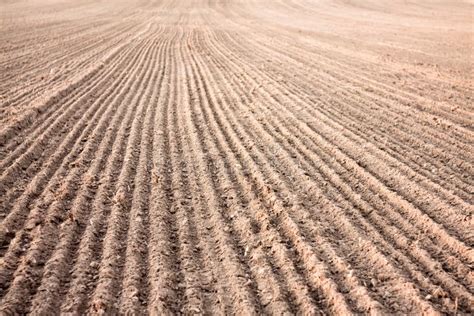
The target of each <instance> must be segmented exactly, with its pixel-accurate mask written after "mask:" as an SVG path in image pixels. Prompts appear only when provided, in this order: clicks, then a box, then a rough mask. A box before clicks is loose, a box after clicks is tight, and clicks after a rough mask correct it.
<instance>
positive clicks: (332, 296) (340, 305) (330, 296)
mask: <svg viewBox="0 0 474 316" xmlns="http://www.w3.org/2000/svg"><path fill="white" fill-rule="evenodd" d="M209 95H210V94H208V97H209ZM220 129H221V130H223V128H222V127H221V128H220ZM224 130H225V129H224ZM262 181H263V183H265V181H264V180H262ZM260 185H261V184H260ZM264 187H266V185H264ZM275 199H278V198H275V197H271V198H270V201H272V202H273V201H275ZM264 200H268V196H266V199H264ZM272 207H275V205H272ZM283 209H285V207H283ZM289 225H290V227H293V228H294V224H289ZM293 234H294V231H293ZM299 242H301V240H300V241H299ZM303 247H304V246H303ZM303 249H305V251H308V249H309V247H307V246H306V248H303ZM310 256H311V259H312V260H317V259H316V258H315V257H314V255H310ZM310 262H311V261H310ZM308 264H310V263H308ZM312 264H314V263H311V264H310V265H309V266H310V267H311V268H309V270H310V271H312V273H316V271H317V270H319V269H321V268H322V267H319V269H317V268H315V267H314V266H313V265H312ZM322 269H323V271H324V270H326V269H325V268H322ZM318 275H319V273H318ZM319 277H320V278H321V277H323V276H322V275H321V276H319ZM323 279H325V278H324V277H323ZM326 282H329V284H330V281H329V280H327V279H326ZM323 284H324V283H323ZM313 286H315V285H314V283H313ZM318 287H319V286H316V288H318ZM330 289H331V287H329V288H324V287H323V289H322V291H323V292H324V291H329V292H325V293H328V296H327V298H328V299H330V300H336V298H337V297H339V296H338V295H337V294H335V293H332V294H329V293H331V290H330ZM335 302H336V303H335V308H339V309H341V308H343V306H344V303H343V300H342V301H340V299H339V301H335Z"/></svg>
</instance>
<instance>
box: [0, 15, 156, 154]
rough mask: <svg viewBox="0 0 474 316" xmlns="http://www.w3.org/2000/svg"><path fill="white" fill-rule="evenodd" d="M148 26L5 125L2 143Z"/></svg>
mask: <svg viewBox="0 0 474 316" xmlns="http://www.w3.org/2000/svg"><path fill="white" fill-rule="evenodd" d="M149 27H150V23H148V28H149ZM148 28H144V29H143V30H141V31H140V32H137V34H135V36H133V37H132V38H130V39H129V40H128V41H125V42H123V43H121V45H119V46H117V47H115V49H113V50H110V51H109V52H108V54H107V55H106V56H104V57H103V59H102V60H101V61H100V62H99V63H96V64H95V65H92V66H91V67H89V68H86V69H85V70H84V71H83V72H81V73H80V74H78V75H77V76H76V77H74V78H72V79H71V80H68V81H66V82H65V83H64V84H63V85H61V86H60V87H57V89H55V90H53V91H51V92H50V93H49V95H45V96H42V97H40V98H39V99H38V100H37V101H35V102H34V103H33V104H31V105H30V109H28V110H27V111H25V113H23V114H22V115H21V116H19V117H17V118H15V119H14V120H13V122H12V123H11V124H9V125H7V126H5V127H4V128H3V129H2V130H0V145H2V146H3V145H4V144H6V143H7V142H8V141H9V140H11V139H12V138H13V137H14V136H15V135H16V133H17V131H18V130H22V129H24V128H26V127H28V126H30V125H31V124H33V121H34V120H36V119H38V117H41V114H44V115H43V117H44V116H45V114H48V113H50V112H49V111H48V108H49V107H50V106H52V105H54V104H55V103H56V102H57V100H60V99H61V98H63V97H66V96H67V95H68V94H69V93H70V92H71V91H74V90H75V89H77V88H78V87H81V86H82V85H83V84H84V83H85V82H87V81H88V80H90V79H91V78H92V77H93V76H95V75H97V74H98V73H100V72H101V70H102V69H103V68H104V66H105V65H106V64H108V63H109V62H110V61H111V60H113V58H114V57H115V56H117V55H118V54H119V53H120V51H121V50H122V49H123V48H125V47H126V46H127V45H129V44H130V43H132V42H133V41H134V40H135V39H137V38H139V37H140V36H141V35H143V34H144V33H145V32H146V31H147V30H148Z"/></svg>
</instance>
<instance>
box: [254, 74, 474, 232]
mask: <svg viewBox="0 0 474 316" xmlns="http://www.w3.org/2000/svg"><path fill="white" fill-rule="evenodd" d="M249 73H250V72H249ZM261 80H262V79H260V78H259V79H258V80H257V82H258V81H261ZM276 92H277V91H276V90H275V91H272V93H273V94H275V93H276ZM283 94H285V93H283ZM289 97H293V95H291V96H289ZM295 100H296V101H297V102H298V101H299V99H295ZM307 108H309V111H311V112H310V113H311V116H310V117H314V116H315V115H318V114H319V113H318V112H317V111H313V110H312V109H311V108H310V106H309V105H308V106H307ZM295 110H297V109H295ZM296 113H297V114H298V116H296V117H297V118H298V120H300V119H299V117H301V115H302V113H301V111H298V112H296ZM326 122H328V123H326ZM304 123H305V124H315V123H319V122H318V121H316V120H306V121H305V122H304ZM324 123H326V124H331V121H324ZM323 127H326V125H325V126H323ZM319 128H320V127H319V126H318V127H316V129H319ZM340 128H341V127H340V126H336V131H340ZM331 135H334V132H332V134H331ZM330 138H332V136H331V137H330ZM360 143H361V144H364V142H360ZM371 161H372V160H371ZM385 169H386V168H385ZM394 176H395V177H398V178H399V176H398V175H397V174H395V175H394ZM411 177H413V175H411V176H410V178H411ZM395 180H396V179H395ZM395 180H394V179H392V178H389V179H388V180H387V179H384V181H390V182H391V181H395ZM390 186H391V187H396V186H395V185H393V184H391V185H390ZM405 192H406V191H405ZM407 199H408V200H409V199H413V197H411V196H410V195H407ZM435 199H436V198H435ZM441 203H443V202H441ZM457 204H458V205H457V206H458V207H459V208H460V209H461V210H463V209H464V211H465V214H469V206H468V205H467V204H466V203H464V202H463V201H460V200H458V202H457ZM421 208H422V209H423V207H421ZM449 209H450V207H449V206H445V207H444V210H449ZM434 211H436V209H432V210H431V211H430V212H434ZM435 214H436V213H435ZM451 214H452V216H453V219H455V218H457V219H458V220H456V221H457V222H458V223H459V222H460V224H459V225H463V219H462V216H458V215H457V214H456V213H451ZM443 215H444V216H445V214H443ZM443 215H439V216H440V217H438V218H439V219H444V218H443ZM431 216H432V215H431ZM461 227H462V226H461ZM464 227H467V226H466V225H464ZM466 233H467V234H469V230H467V231H466Z"/></svg>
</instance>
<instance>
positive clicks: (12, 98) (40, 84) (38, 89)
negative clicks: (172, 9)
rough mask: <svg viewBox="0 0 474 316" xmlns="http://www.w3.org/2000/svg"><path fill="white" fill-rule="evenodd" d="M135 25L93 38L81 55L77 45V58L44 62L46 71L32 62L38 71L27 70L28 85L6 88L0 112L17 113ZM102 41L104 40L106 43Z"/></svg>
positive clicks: (116, 41) (107, 48)
mask: <svg viewBox="0 0 474 316" xmlns="http://www.w3.org/2000/svg"><path fill="white" fill-rule="evenodd" d="M114 28H116V27H114ZM134 29H138V27H137V25H135V24H132V25H126V28H121V29H119V30H118V33H114V34H111V35H109V38H102V39H101V41H98V42H95V43H94V44H92V45H91V46H90V47H87V46H86V47H85V48H83V49H82V50H83V51H84V52H89V54H87V55H86V54H82V55H81V50H78V49H76V52H75V55H77V56H80V57H78V58H76V57H75V56H72V55H68V56H67V57H65V58H67V59H68V60H70V59H72V61H71V62H69V63H67V64H61V65H58V66H54V65H52V64H50V65H47V66H46V68H47V69H49V71H47V69H46V68H43V67H41V66H38V65H36V64H35V66H34V69H35V70H38V69H40V70H39V72H38V73H37V74H28V73H27V74H26V77H27V78H28V79H29V80H28V88H27V89H25V88H22V87H20V89H19V90H18V93H16V94H15V92H14V91H13V90H12V89H9V93H8V95H7V97H6V98H7V100H6V101H5V102H4V105H8V106H6V107H4V108H3V109H2V110H1V112H3V113H2V114H4V115H5V117H10V116H15V115H18V113H21V112H20V111H22V110H23V108H24V107H23V106H22V105H28V104H29V103H30V102H33V101H34V99H35V98H36V97H37V96H38V95H41V94H42V93H46V91H48V90H51V89H54V88H55V86H57V85H61V83H62V82H63V81H65V80H69V78H71V77H74V76H75V75H76V74H77V72H78V71H82V69H87V68H88V67H90V65H92V64H93V63H95V62H96V61H97V60H98V59H100V58H101V57H102V56H104V55H105V54H106V53H107V52H108V51H109V50H110V49H112V48H113V47H115V46H117V45H119V44H120V42H122V41H123V40H124V39H125V38H126V37H125V36H123V37H119V36H118V34H130V31H132V30H134ZM112 39H113V40H112ZM103 43H107V45H104V44H103ZM94 46H96V47H94ZM82 47H83V46H82ZM17 77H18V76H17ZM19 80H21V79H19ZM32 91H34V93H31V92H32Z"/></svg>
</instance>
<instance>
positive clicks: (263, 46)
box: [229, 36, 472, 155]
mask: <svg viewBox="0 0 474 316" xmlns="http://www.w3.org/2000/svg"><path fill="white" fill-rule="evenodd" d="M229 39H230V40H231V41H235V40H236V39H235V36H232V37H229ZM242 41H243V42H249V40H248V39H243V38H241V42H242ZM267 42H269V41H267ZM248 45H252V46H255V45H258V47H259V48H260V49H257V50H255V49H254V50H248V49H247V48H245V49H243V50H240V51H239V54H240V55H242V54H246V55H248V54H249V53H250V54H252V55H255V53H258V52H260V51H265V50H266V51H268V52H269V54H270V55H272V56H273V57H272V58H271V59H268V58H267V57H265V58H263V61H265V63H264V65H265V64H270V65H271V64H272V61H273V60H274V58H275V54H276V53H277V54H278V56H279V58H280V60H286V62H287V63H291V68H288V71H291V75H290V76H289V78H292V77H295V76H298V73H299V72H295V71H294V69H295V68H296V69H298V68H299V69H301V70H302V72H300V73H304V74H305V76H304V77H301V80H302V81H303V83H304V84H305V85H306V86H307V85H308V84H307V83H308V81H307V79H308V76H310V78H311V79H312V80H314V81H316V82H318V83H319V85H318V87H320V86H321V87H324V86H326V87H328V90H329V92H330V93H335V90H337V91H338V92H339V91H341V93H342V91H343V90H341V89H335V87H345V86H347V85H349V87H351V86H353V85H354V83H356V82H357V81H354V80H356V79H357V78H354V79H353V78H352V76H355V75H356V73H354V71H352V70H350V72H349V71H348V72H346V73H344V74H343V75H344V76H342V75H341V73H340V72H341V67H344V66H343V65H341V64H339V63H336V64H335V65H333V62H332V60H331V62H329V64H326V63H322V64H321V65H320V64H315V67H311V68H310V69H311V72H307V70H308V63H307V62H306V59H305V61H304V62H303V60H302V58H303V57H301V56H300V58H297V57H296V56H297V54H292V55H290V54H289V53H288V50H289V49H291V47H289V46H288V45H287V44H285V43H280V46H275V45H272V46H270V45H269V44H268V43H266V42H263V41H252V42H251V43H248ZM266 56H268V54H266ZM318 57H320V56H318ZM313 60H318V63H319V60H320V58H315V59H313ZM328 60H330V59H328V58H327V57H326V58H325V59H324V61H326V62H327V61H328ZM273 64H281V65H283V64H284V63H282V61H280V62H273ZM285 64H286V63H285ZM319 69H321V71H320V70H319ZM282 70H283V69H279V72H280V74H281V72H282ZM315 71H318V72H317V75H318V76H316V75H313V74H312V72H315ZM328 72H329V74H328ZM280 77H281V75H280ZM320 77H322V78H324V80H321V78H320ZM348 78H349V79H348ZM292 80H293V79H292ZM328 82H332V83H331V84H330V85H328ZM288 83H291V80H288ZM311 90H313V91H314V89H311ZM366 90H370V89H368V88H367V87H366V86H365V85H363V84H362V85H360V87H358V88H357V89H356V93H357V94H358V95H363V96H365V97H368V98H369V100H368V101H372V102H370V104H371V106H370V107H369V108H374V109H377V108H378V109H380V111H383V112H384V113H385V112H386V113H388V114H389V115H391V116H394V117H395V118H397V117H398V119H397V123H398V124H397V126H396V127H398V128H400V127H401V126H402V125H404V128H405V129H407V130H412V129H413V126H417V127H418V128H419V129H418V130H416V131H415V133H416V134H419V133H420V129H421V130H423V131H425V132H426V133H427V135H426V136H427V137H429V139H430V142H433V143H440V140H443V142H441V143H442V144H443V145H447V144H453V145H458V144H460V143H461V142H464V141H465V139H466V137H467V134H466V133H464V132H462V133H461V132H459V133H458V136H459V137H457V138H456V139H454V140H453V138H452V134H453V130H452V128H451V129H450V131H451V132H450V133H446V132H445V130H444V131H442V132H438V133H436V134H434V135H431V134H432V133H433V132H434V130H433V129H432V128H431V129H427V128H425V127H424V126H423V125H421V124H419V123H418V122H416V121H415V123H416V124H415V125H413V124H406V123H405V122H406V121H407V120H413V119H412V118H418V119H419V118H422V119H423V120H424V124H427V125H432V126H433V122H435V123H437V121H434V119H429V120H428V119H427V118H425V117H426V115H425V116H420V115H419V114H416V113H417V112H413V108H412V107H411V108H408V107H407V110H408V113H410V112H412V113H414V114H408V115H407V114H405V115H404V116H400V113H399V111H400V107H399V106H400V105H401V104H403V102H400V100H387V101H386V102H383V103H381V101H382V100H384V97H383V95H377V99H374V98H373V97H372V95H374V94H373V93H371V92H370V91H366ZM372 90H373V89H372ZM352 97H354V95H352ZM359 101H361V102H368V101H367V100H364V99H363V98H360V99H359ZM373 101H375V103H374V102H373ZM393 102H396V104H397V111H394V110H393ZM410 102H411V104H417V100H413V101H410ZM381 105H383V107H381ZM418 113H419V112H418ZM373 114H374V115H376V114H377V113H376V112H373ZM443 125H445V126H447V125H446V124H443ZM446 138H447V140H448V141H445V139H446ZM471 143H472V142H471ZM465 146H466V145H464V147H465ZM460 149H462V148H460ZM459 153H460V154H461V155H463V151H462V150H461V151H459Z"/></svg>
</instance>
